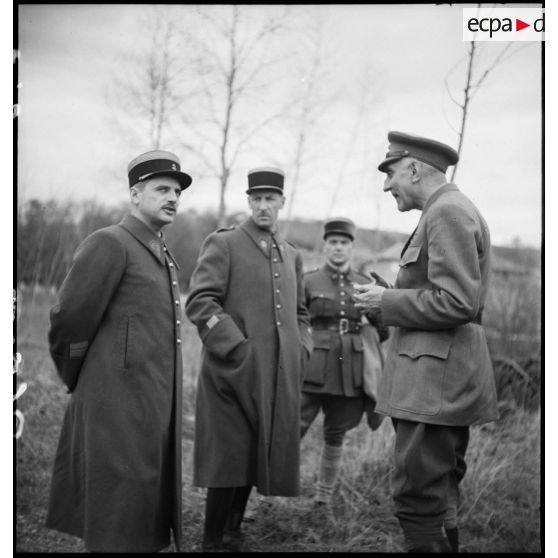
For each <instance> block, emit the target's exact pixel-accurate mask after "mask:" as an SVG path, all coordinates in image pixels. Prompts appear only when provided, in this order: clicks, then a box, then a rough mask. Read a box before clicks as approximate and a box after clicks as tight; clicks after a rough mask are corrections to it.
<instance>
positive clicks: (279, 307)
mask: <svg viewBox="0 0 558 558" xmlns="http://www.w3.org/2000/svg"><path fill="white" fill-rule="evenodd" d="M273 248H274V249H275V250H277V249H278V248H277V246H276V245H275V244H274V245H273ZM272 261H273V263H275V264H276V263H279V259H278V258H276V257H275V256H274V257H273V260H272ZM280 276H281V274H280V273H279V272H278V271H276V272H275V273H274V274H273V277H275V278H276V279H278V278H279V277H280ZM275 292H276V293H277V294H281V289H275ZM275 307H276V308H277V310H281V308H282V306H281V304H276V305H275ZM275 325H276V326H277V327H281V321H280V320H277V321H276V322H275Z"/></svg>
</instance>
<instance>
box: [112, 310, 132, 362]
mask: <svg viewBox="0 0 558 558" xmlns="http://www.w3.org/2000/svg"><path fill="white" fill-rule="evenodd" d="M131 321H132V319H131V316H124V317H123V318H122V319H121V320H120V323H119V324H118V333H117V336H116V346H115V351H114V353H115V354H114V358H115V361H116V366H117V368H121V369H125V368H128V366H129V365H130V343H131V329H132V323H131Z"/></svg>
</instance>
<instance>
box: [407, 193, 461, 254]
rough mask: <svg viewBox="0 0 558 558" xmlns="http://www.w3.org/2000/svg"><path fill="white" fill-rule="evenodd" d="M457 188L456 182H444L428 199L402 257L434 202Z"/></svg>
mask: <svg viewBox="0 0 558 558" xmlns="http://www.w3.org/2000/svg"><path fill="white" fill-rule="evenodd" d="M455 190H459V189H458V188H457V186H456V185H455V184H452V183H451V182H450V183H448V184H444V186H442V187H441V188H438V190H436V191H435V192H434V193H433V194H432V195H431V196H430V197H429V198H428V199H427V200H426V203H425V204H424V207H423V208H422V213H421V216H420V219H419V222H418V225H417V226H416V227H415V230H414V231H413V232H412V234H411V236H410V237H409V238H408V239H407V242H405V245H404V246H403V250H401V257H403V254H404V253H405V250H407V248H408V247H409V244H410V243H411V240H413V237H414V236H415V234H416V232H417V231H418V230H419V227H420V225H421V223H422V222H423V220H424V216H425V215H426V212H427V211H428V210H429V209H430V208H431V207H432V205H433V204H434V202H435V201H436V200H437V199H439V197H440V196H442V195H444V194H445V193H446V192H451V191H455Z"/></svg>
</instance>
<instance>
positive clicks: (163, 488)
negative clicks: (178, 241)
mask: <svg viewBox="0 0 558 558" xmlns="http://www.w3.org/2000/svg"><path fill="white" fill-rule="evenodd" d="M191 181H192V179H191V178H190V176H188V175H187V174H186V173H184V172H182V171H181V170H180V162H179V160H178V158H177V157H176V155H174V154H173V153H170V152H168V151H149V152H147V153H143V154H142V155H139V156H138V157H136V158H135V159H134V160H133V161H132V162H131V163H130V164H129V166H128V182H129V186H130V207H131V210H130V214H129V215H128V216H126V217H125V218H124V219H123V220H122V221H121V222H120V223H118V224H117V225H112V226H109V227H106V228H103V229H100V230H97V231H95V232H94V233H93V234H91V235H90V236H88V237H87V238H86V239H85V240H84V241H83V242H82V243H81V244H80V246H79V247H78V249H77V251H76V253H75V255H74V260H73V264H72V267H71V269H70V271H69V273H68V275H67V277H66V279H65V280H64V283H63V285H62V287H61V289H60V291H59V294H58V302H57V304H56V305H55V306H54V307H53V308H52V310H51V313H50V330H49V344H50V353H51V355H52V358H53V360H54V363H55V365H56V369H57V371H58V373H59V375H60V377H61V379H62V380H63V382H64V383H65V384H66V386H67V388H68V391H69V392H70V393H71V395H70V399H69V402H68V407H67V409H66V412H65V415H64V421H63V425H62V432H61V434H60V442H59V445H58V450H57V453H56V459H55V463H54V472H53V476H52V485H51V492H50V500H49V508H48V515H47V520H46V525H47V527H50V528H52V529H57V530H59V531H63V532H65V533H69V534H71V535H75V536H78V537H81V538H82V539H83V540H84V542H85V547H86V548H87V550H90V551H94V552H111V553H112V552H156V551H159V550H162V549H163V548H165V547H167V546H168V545H169V544H170V534H171V530H172V532H173V534H174V542H175V546H176V549H177V550H180V542H181V523H182V521H181V513H182V512H181V495H182V489H181V486H182V485H181V483H182V481H181V422H182V411H181V402H182V353H181V339H180V321H181V314H180V292H179V289H178V277H177V268H178V265H177V263H176V261H175V259H174V257H173V256H172V254H171V253H170V251H169V250H168V248H167V247H166V245H165V239H164V236H163V234H162V228H163V227H164V226H166V225H168V224H170V223H172V222H173V220H174V217H175V215H176V211H177V209H178V203H179V200H180V195H181V193H182V191H183V190H184V189H185V188H187V187H188V186H189V185H190V183H191Z"/></svg>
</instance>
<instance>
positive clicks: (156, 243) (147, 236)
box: [118, 215, 179, 269]
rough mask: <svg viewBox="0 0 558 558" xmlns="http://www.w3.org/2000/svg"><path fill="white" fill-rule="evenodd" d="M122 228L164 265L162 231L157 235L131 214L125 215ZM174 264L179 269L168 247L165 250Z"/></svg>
mask: <svg viewBox="0 0 558 558" xmlns="http://www.w3.org/2000/svg"><path fill="white" fill-rule="evenodd" d="M118 225H119V226H121V227H122V228H123V229H126V230H127V231H128V232H129V233H130V234H131V235H132V236H133V237H134V238H136V239H137V240H138V241H139V242H140V243H141V244H143V245H144V246H145V247H146V248H147V250H149V252H150V253H151V254H152V255H153V256H154V257H155V259H156V260H157V261H158V262H159V263H160V264H161V265H165V248H166V246H165V237H164V235H163V233H161V236H159V235H158V234H157V233H156V232H155V231H154V230H152V229H151V228H149V227H148V226H147V225H146V224H145V223H144V222H143V221H141V220H140V219H138V218H137V217H134V216H133V215H126V217H124V219H122V221H120V223H118ZM166 252H167V254H168V255H169V257H170V259H171V260H172V261H173V263H174V265H175V266H176V267H177V269H179V267H178V264H177V263H176V259H175V258H174V256H173V255H172V254H171V252H170V251H169V249H168V248H167V250H166Z"/></svg>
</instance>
